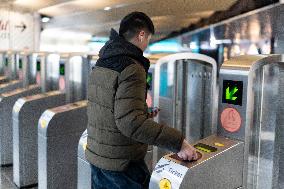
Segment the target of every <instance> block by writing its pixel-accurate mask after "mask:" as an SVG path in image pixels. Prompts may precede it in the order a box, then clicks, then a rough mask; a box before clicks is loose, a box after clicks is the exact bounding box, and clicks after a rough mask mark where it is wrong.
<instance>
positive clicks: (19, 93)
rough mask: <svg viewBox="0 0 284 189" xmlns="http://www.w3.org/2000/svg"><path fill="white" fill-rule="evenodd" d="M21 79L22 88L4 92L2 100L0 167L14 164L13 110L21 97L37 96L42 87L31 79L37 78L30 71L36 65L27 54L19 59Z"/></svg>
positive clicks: (0, 112) (0, 113)
mask: <svg viewBox="0 0 284 189" xmlns="http://www.w3.org/2000/svg"><path fill="white" fill-rule="evenodd" d="M19 59H20V61H19V70H18V71H17V72H18V75H19V78H21V79H22V81H21V83H22V86H21V88H18V89H14V90H11V91H9V92H4V93H2V94H1V96H0V97H1V100H0V138H1V139H0V165H10V164H12V147H13V146H12V109H13V105H14V103H15V102H16V100H17V99H18V98H20V97H23V96H27V95H32V94H37V93H39V92H40V86H39V85H37V84H36V83H33V82H32V81H29V80H28V79H29V78H32V77H35V75H30V73H31V72H30V70H31V69H32V67H35V65H34V64H33V63H32V62H29V61H28V59H27V55H26V54H21V55H20V57H19Z"/></svg>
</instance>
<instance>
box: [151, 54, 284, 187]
mask: <svg viewBox="0 0 284 189" xmlns="http://www.w3.org/2000/svg"><path fill="white" fill-rule="evenodd" d="M283 68H284V63H281V56H280V55H255V56H240V57H236V58H233V59H231V60H229V61H227V62H225V63H224V64H223V65H222V67H221V70H220V79H219V81H220V82H219V84H220V93H219V94H220V95H219V111H218V112H219V113H218V114H219V115H218V117H219V119H218V125H217V126H218V127H217V132H216V134H217V135H213V136H210V137H207V138H205V139H202V140H200V141H198V142H196V143H195V144H196V145H195V148H196V149H197V151H199V152H200V153H201V154H202V157H204V156H208V155H209V156H211V157H210V158H209V159H202V158H201V159H199V160H197V161H195V162H189V163H187V162H184V161H176V160H175V158H173V157H172V154H171V155H167V156H164V157H163V158H162V159H161V160H160V161H159V163H158V164H157V166H156V168H155V171H154V172H153V174H152V177H151V182H150V188H151V189H155V188H159V187H166V186H167V187H171V188H186V189H191V188H201V189H202V188H208V186H210V188H212V189H215V188H220V187H221V188H228V189H229V188H232V189H236V188H244V189H246V188H249V189H250V188H256V189H264V188H265V189H274V188H275V189H276V188H279V187H280V188H282V187H283V182H282V181H281V178H282V177H283V174H282V171H281V170H282V169H281V165H282V161H283V160H282V159H283V158H281V157H283V155H282V154H281V151H280V149H281V148H283V146H284V143H283V138H281V136H282V133H281V132H279V133H277V131H279V130H281V129H283V125H284V124H283V120H282V116H280V114H281V113H280V112H281V110H282V106H283V105H284V104H283V103H282V100H281V99H282V96H283V95H284V91H282V86H283V84H284V83H283V79H282V78H283V76H282V70H283ZM273 101H276V103H274V102H273ZM212 139H213V140H212ZM223 139H226V140H228V141H231V142H232V143H235V145H229V144H228V143H226V141H222V140H223ZM208 141H209V143H208ZM210 141H211V142H210ZM220 148H223V149H226V150H225V151H224V152H222V153H220V154H218V153H217V154H216V152H218V150H219V149H220ZM216 150H217V151H216ZM224 156H226V158H224ZM164 162H167V164H168V165H166V166H164V167H165V168H164V169H160V168H161V165H162V166H163V165H165V163H164ZM228 162H229V164H228ZM206 164H207V165H208V166H207V167H206V169H204V165H206ZM171 166H173V167H179V169H178V171H181V170H186V171H184V172H183V173H184V174H183V177H182V178H180V179H176V176H177V174H176V172H175V171H173V169H169V168H170V167H171ZM187 168H188V169H187ZM159 170H162V171H159ZM198 175H199V177H198ZM162 177H163V178H162ZM208 181H210V182H208ZM203 183H206V184H207V186H205V185H203ZM221 183H223V185H220V184H221ZM175 184H177V185H175ZM192 184H193V185H192Z"/></svg>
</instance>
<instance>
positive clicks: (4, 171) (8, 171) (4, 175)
mask: <svg viewBox="0 0 284 189" xmlns="http://www.w3.org/2000/svg"><path fill="white" fill-rule="evenodd" d="M0 175H1V177H0V189H18V187H16V185H15V184H14V183H13V167H12V166H10V167H0ZM31 189H37V187H34V188H31Z"/></svg>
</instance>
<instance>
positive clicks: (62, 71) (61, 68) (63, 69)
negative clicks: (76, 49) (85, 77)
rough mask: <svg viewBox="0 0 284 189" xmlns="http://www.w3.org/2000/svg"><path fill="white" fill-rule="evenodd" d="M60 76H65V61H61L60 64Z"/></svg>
mask: <svg viewBox="0 0 284 189" xmlns="http://www.w3.org/2000/svg"><path fill="white" fill-rule="evenodd" d="M59 74H60V75H65V65H64V61H60V64H59Z"/></svg>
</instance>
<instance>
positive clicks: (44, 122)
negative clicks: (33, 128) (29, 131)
mask: <svg viewBox="0 0 284 189" xmlns="http://www.w3.org/2000/svg"><path fill="white" fill-rule="evenodd" d="M40 126H41V128H43V129H44V128H46V126H47V122H46V121H45V120H44V119H42V120H41V121H40Z"/></svg>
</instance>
